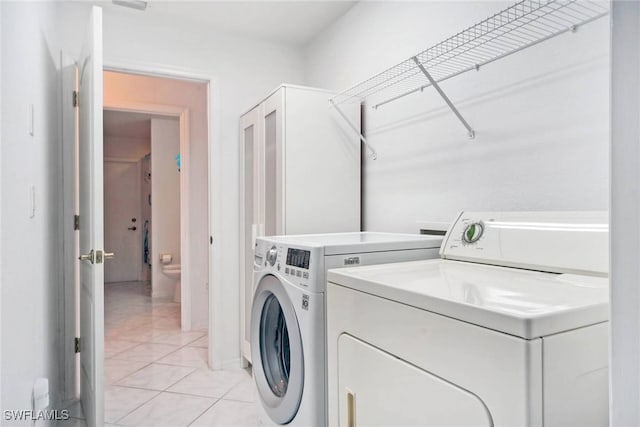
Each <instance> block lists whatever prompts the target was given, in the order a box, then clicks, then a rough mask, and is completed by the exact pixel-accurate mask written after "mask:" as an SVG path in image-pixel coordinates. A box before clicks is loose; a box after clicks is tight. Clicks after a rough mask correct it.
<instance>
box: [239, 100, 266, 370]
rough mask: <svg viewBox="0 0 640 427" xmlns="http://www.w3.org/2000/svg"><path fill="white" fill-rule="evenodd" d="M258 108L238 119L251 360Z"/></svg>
mask: <svg viewBox="0 0 640 427" xmlns="http://www.w3.org/2000/svg"><path fill="white" fill-rule="evenodd" d="M260 116H261V108H260V107H256V108H255V109H253V110H252V111H250V112H249V113H247V114H245V115H244V116H242V118H241V119H240V124H241V136H240V142H241V146H240V158H241V171H240V180H241V186H240V187H241V191H242V193H241V199H240V200H241V201H242V206H241V212H240V215H241V224H242V230H241V234H242V235H241V238H240V246H241V248H240V262H241V269H240V298H241V305H240V307H241V309H240V310H241V316H240V319H241V325H240V327H241V331H242V355H243V357H244V358H245V359H246V360H247V361H249V362H251V348H250V344H249V342H250V338H251V322H250V319H251V302H252V300H253V248H254V247H255V240H256V237H258V236H260V235H262V230H263V228H264V226H263V224H264V219H263V207H262V206H263V197H264V193H263V191H264V186H263V182H264V180H263V166H262V165H263V143H262V141H263V139H262V128H261V123H262V122H261V120H260Z"/></svg>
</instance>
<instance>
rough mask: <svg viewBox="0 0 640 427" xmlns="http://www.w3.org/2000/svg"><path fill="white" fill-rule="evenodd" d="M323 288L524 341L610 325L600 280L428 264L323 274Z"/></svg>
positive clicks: (605, 284) (447, 262) (457, 264)
mask: <svg viewBox="0 0 640 427" xmlns="http://www.w3.org/2000/svg"><path fill="white" fill-rule="evenodd" d="M328 281H329V282H331V283H335V284H339V285H342V286H346V287H349V288H352V289H356V290H359V291H362V292H366V293H368V294H372V295H376V296H380V297H383V298H386V299H389V300H392V301H396V302H399V303H403V304H406V305H410V306H413V307H417V308H420V309H424V310H429V311H432V312H435V313H439V314H442V315H445V316H448V317H452V318H455V319H459V320H462V321H465V322H469V323H473V324H476V325H479V326H483V327H486V328H489V329H494V330H497V331H501V332H504V333H507V334H510V335H515V336H519V337H522V338H526V339H532V338H537V337H542V336H546V335H550V334H554V333H558V332H563V331H567V330H570V329H575V328H578V327H583V326H587V325H591V324H595V323H599V322H604V321H607V320H608V318H609V307H608V302H609V286H608V285H609V282H608V279H607V278H605V277H596V276H587V275H575V274H555V273H545V272H539V271H530V270H523V269H517V268H509V267H498V266H492V265H484V264H475V263H469V262H460V261H450V260H427V261H415V262H404V263H396V264H385V265H372V266H365V267H357V268H342V269H337V270H329V273H328Z"/></svg>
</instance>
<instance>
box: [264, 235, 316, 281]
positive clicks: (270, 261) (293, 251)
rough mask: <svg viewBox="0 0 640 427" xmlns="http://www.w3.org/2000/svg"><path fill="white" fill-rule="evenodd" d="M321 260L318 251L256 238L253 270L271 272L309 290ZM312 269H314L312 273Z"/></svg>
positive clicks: (265, 238)
mask: <svg viewBox="0 0 640 427" xmlns="http://www.w3.org/2000/svg"><path fill="white" fill-rule="evenodd" d="M320 258H321V254H320V253H319V249H317V248H314V247H304V246H301V247H298V246H293V245H291V246H290V245H287V244H284V243H281V242H278V241H277V240H275V239H273V240H271V239H270V238H268V237H258V238H257V239H256V246H255V250H254V270H255V271H264V270H271V271H273V272H275V273H278V274H281V275H282V276H283V277H284V278H286V279H287V280H289V281H291V282H292V283H294V284H295V285H298V286H302V287H304V288H309V286H310V285H309V284H310V283H311V282H312V281H313V280H314V278H315V275H316V274H317V273H315V271H316V270H318V268H319V267H320V265H315V264H318V262H319V260H320ZM312 269H315V270H314V272H312Z"/></svg>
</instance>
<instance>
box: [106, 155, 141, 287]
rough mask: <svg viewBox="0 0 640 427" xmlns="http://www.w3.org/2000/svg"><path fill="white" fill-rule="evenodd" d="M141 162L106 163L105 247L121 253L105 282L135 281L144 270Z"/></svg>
mask: <svg viewBox="0 0 640 427" xmlns="http://www.w3.org/2000/svg"><path fill="white" fill-rule="evenodd" d="M141 206H142V201H141V191H140V163H139V162H133V161H122V160H109V159H106V160H105V162H104V240H105V248H108V249H109V250H110V251H113V252H115V253H117V254H118V257H117V258H114V259H113V260H112V261H111V262H109V263H107V264H106V265H105V267H104V281H105V283H113V282H133V281H137V280H140V275H141V273H142V248H141V247H142V243H141V239H142V234H141V224H140V209H141Z"/></svg>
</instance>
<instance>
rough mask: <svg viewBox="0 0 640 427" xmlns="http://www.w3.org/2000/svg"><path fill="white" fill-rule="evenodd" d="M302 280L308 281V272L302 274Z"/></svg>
mask: <svg viewBox="0 0 640 427" xmlns="http://www.w3.org/2000/svg"><path fill="white" fill-rule="evenodd" d="M302 278H303V279H308V278H309V272H308V271H304V272H303V273H302Z"/></svg>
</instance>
